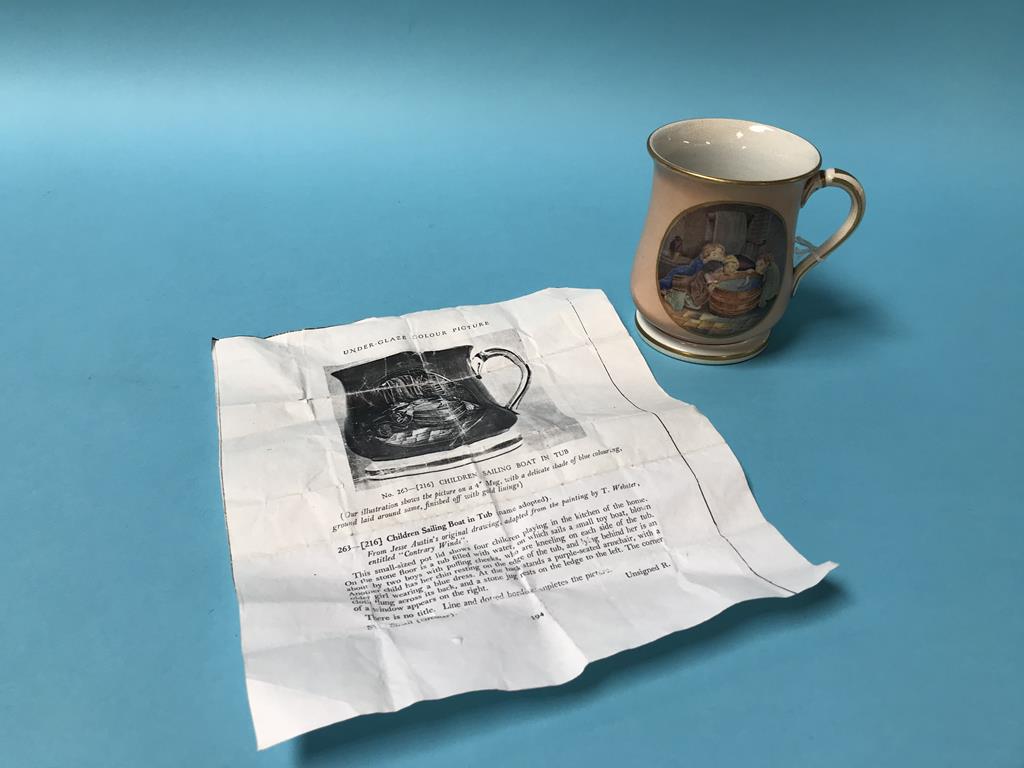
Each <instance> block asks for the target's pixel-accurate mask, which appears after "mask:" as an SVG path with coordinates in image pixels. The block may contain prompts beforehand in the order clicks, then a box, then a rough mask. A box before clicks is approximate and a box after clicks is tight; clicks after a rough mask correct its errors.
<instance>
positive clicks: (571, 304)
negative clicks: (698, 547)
mask: <svg viewBox="0 0 1024 768" xmlns="http://www.w3.org/2000/svg"><path fill="white" fill-rule="evenodd" d="M567 301H568V302H569V306H570V307H572V311H573V312H574V313H575V314H576V319H577V320H578V321H579V324H580V328H582V329H583V333H584V335H585V336H586V337H587V341H588V342H589V343H590V346H591V347H592V348H593V350H594V352H595V354H596V355H597V359H598V360H600V361H601V367H602V368H604V372H605V375H607V376H608V381H610V382H611V383H612V386H613V387H615V390H616V391H617V392H618V393H619V394H620V395H622V399H623V400H625V401H626V402H627V403H629V404H630V405H631V406H633V407H634V408H636V409H637V410H638V411H641V412H642V413H648V414H650V415H651V416H653V417H654V418H656V419H657V420H658V423H659V424H661V427H662V429H664V430H665V434H666V435H668V439H669V440H671V441H672V445H673V447H674V448H675V449H676V453H678V454H679V458H681V459H682V460H683V463H684V464H686V468H687V469H688V470H690V474H691V475H693V479H694V481H695V482H696V483H697V490H699V491H700V497H701V499H703V500H704V506H705V508H706V509H707V511H708V515H709V516H710V517H711V522H712V523H714V525H715V530H717V531H718V535H719V536H721V537H722V538H723V539H724V540H725V543H726V544H728V545H729V546H730V547H732V550H733V551H734V552H735V553H736V555H737V557H739V559H740V560H742V561H743V564H744V565H745V566H747V568H748V569H749V570H750V572H751V573H752V574H754V575H755V576H757V577H758V578H759V579H761V580H762V581H765V582H767V583H768V584H771V585H772V586H773V587H775V588H776V589H781V590H782V591H784V592H788V593H789V594H791V595H795V594H797V593H796V592H794V591H793V590H792V589H789V588H788V587H784V586H782V585H781V584H776V583H775V582H774V581H772V580H771V579H769V578H768V577H767V576H763V575H761V574H760V573H758V572H757V571H755V570H754V568H753V566H751V564H750V563H748V562H747V559H746V558H745V557H744V556H743V553H742V552H740V551H739V549H737V548H736V545H735V544H733V543H732V542H731V541H730V540H729V537H728V536H726V535H725V534H724V533H722V529H721V527H720V526H719V525H718V520H716V519H715V513H714V512H712V511H711V505H710V504H709V503H708V498H707V496H705V495H704V488H703V487H702V486H701V484H700V478H699V477H697V473H696V472H694V471H693V467H692V466H690V462H689V461H687V459H686V456H684V455H683V452H682V451H681V450H680V449H679V445H678V444H677V443H676V439H675V437H673V436H672V432H671V430H669V428H668V425H667V424H665V422H664V421H663V420H662V418H661V416H660V415H659V414H657V413H655V412H654V411H649V410H647V409H646V408H641V407H640V406H639V405H637V404H636V403H634V402H633V401H632V400H630V399H629V397H628V396H627V395H626V393H625V392H623V391H622V390H621V389H620V388H619V385H618V383H617V382H616V381H615V379H614V378H613V377H612V373H611V371H609V370H608V366H607V365H606V364H605V362H604V357H602V356H601V351H600V350H599V349H598V348H597V345H596V344H595V343H594V340H593V339H592V338H591V336H590V331H588V330H587V326H586V323H584V322H583V318H582V317H580V313H579V310H577V309H576V305H575V304H573V302H572V299H567Z"/></svg>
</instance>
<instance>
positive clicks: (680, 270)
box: [657, 203, 787, 336]
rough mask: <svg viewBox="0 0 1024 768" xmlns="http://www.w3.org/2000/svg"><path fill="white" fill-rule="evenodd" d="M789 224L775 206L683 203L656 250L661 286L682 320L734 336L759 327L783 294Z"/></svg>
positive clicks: (689, 327) (671, 313)
mask: <svg viewBox="0 0 1024 768" xmlns="http://www.w3.org/2000/svg"><path fill="white" fill-rule="evenodd" d="M786 245H787V242H786V225H785V224H784V223H783V221H782V219H781V218H780V217H779V215H778V214H777V213H775V212H774V211H772V210H770V209H768V208H764V207H761V206H757V205H749V204H744V203H711V204H709V205H702V206H699V207H697V208H691V209H690V210H688V211H684V212H683V213H681V214H680V215H679V216H678V217H676V219H675V221H673V222H672V224H671V225H670V226H669V228H668V231H667V232H666V233H665V236H664V238H663V239H662V242H661V249H660V251H659V255H658V274H657V280H658V293H659V294H660V296H661V300H662V303H663V304H664V305H665V311H666V312H668V315H669V317H670V318H672V320H673V321H674V322H676V323H677V324H678V325H679V326H680V327H681V328H685V329H686V330H688V331H692V332H695V333H701V334H704V335H707V336H731V335H733V334H737V333H742V332H743V331H746V330H747V329H749V328H752V327H754V326H755V325H757V323H758V322H759V321H760V320H761V319H762V318H763V317H764V316H765V315H766V314H767V313H768V310H769V309H770V308H771V305H772V302H774V300H775V297H776V296H778V294H779V287H780V285H781V283H782V270H783V268H784V265H785V259H786V252H787V251H786Z"/></svg>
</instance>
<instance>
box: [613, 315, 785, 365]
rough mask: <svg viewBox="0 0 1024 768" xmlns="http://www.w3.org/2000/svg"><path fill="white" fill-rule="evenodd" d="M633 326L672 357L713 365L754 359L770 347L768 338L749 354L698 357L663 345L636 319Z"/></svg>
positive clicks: (692, 353) (693, 353)
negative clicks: (676, 356)
mask: <svg viewBox="0 0 1024 768" xmlns="http://www.w3.org/2000/svg"><path fill="white" fill-rule="evenodd" d="M633 325H634V326H636V329H637V330H638V331H639V332H640V335H641V336H643V337H644V338H645V339H646V340H647V341H648V342H650V344H651V345H652V346H655V347H657V348H658V349H661V350H664V351H665V352H668V353H669V354H671V355H679V356H680V357H690V358H693V359H694V360H707V361H708V362H712V363H713V362H716V361H717V362H723V363H724V362H730V361H733V360H740V359H744V358H750V357H754V356H755V355H757V354H760V353H761V352H763V351H764V348H765V347H767V346H768V339H767V338H766V339H765V340H764V344H762V345H761V346H759V347H757V348H756V349H753V350H751V351H749V352H737V353H735V354H732V355H698V354H696V353H695V352H680V351H679V350H678V349H672V347H669V346H667V345H665V344H662V343H661V342H660V341H658V340H657V339H656V338H654V337H653V336H651V335H650V334H649V333H647V331H645V330H644V329H643V328H641V327H640V323H638V322H637V321H636V318H633Z"/></svg>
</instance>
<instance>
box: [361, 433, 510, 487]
mask: <svg viewBox="0 0 1024 768" xmlns="http://www.w3.org/2000/svg"><path fill="white" fill-rule="evenodd" d="M522 442H523V438H522V436H521V435H511V436H510V435H508V434H499V435H494V436H493V437H490V438H487V439H484V440H478V441H477V442H475V443H471V444H469V445H464V446H460V447H459V448H454V449H452V450H449V451H438V452H437V453H432V454H429V453H428V454H425V455H423V456H418V457H415V458H411V459H377V460H374V461H371V462H370V464H369V465H368V466H367V467H366V469H365V470H364V473H365V475H366V477H367V478H369V479H370V480H391V479H394V478H396V477H408V476H409V475H424V474H427V473H428V472H440V471H441V470H444V469H455V468H456V467H463V466H465V465H467V464H475V463H476V462H479V461H486V460H487V459H493V458H495V457H497V456H501V455H503V454H506V453H509V452H510V451H514V450H515V449H516V448H518V447H519V446H520V444H521V443H522Z"/></svg>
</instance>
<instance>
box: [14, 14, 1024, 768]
mask: <svg viewBox="0 0 1024 768" xmlns="http://www.w3.org/2000/svg"><path fill="white" fill-rule="evenodd" d="M1022 8H1024V6H1022V5H1021V4H1020V3H1009V2H1007V3H1002V4H998V3H993V4H986V3H947V4H932V5H930V6H925V5H923V4H919V3H916V2H914V3H911V2H904V3H901V2H886V3H876V4H869V3H858V4H855V5H850V4H845V5H844V4H831V3H815V4H811V3H790V2H773V3H764V2H745V1H744V0H738V1H736V2H731V3H729V4H727V5H726V4H722V3H693V2H675V3H664V4H656V3H643V2H640V3H621V2H620V3H595V2H588V3H579V4H578V5H572V4H561V5H559V4H554V3H549V2H535V3H534V2H516V3H503V4H481V3H477V2H467V3H461V4H454V3H453V4H426V3H414V2H406V1H405V0H392V1H391V2H388V3H370V2H363V3H354V2H349V3H342V2H337V3H326V2H320V3H305V4H302V3H284V2H280V3H269V2H250V3H238V4H235V5H227V4H217V5H215V4H210V3H199V2H182V3H163V4H158V3H148V4H138V3H127V2H124V3H122V4H114V3H108V2H103V0H97V2H92V3H81V2H74V3H67V4H66V5H63V6H61V5H58V4H57V3H52V2H51V3H39V2H30V1H29V0H20V1H19V0H6V2H3V3H2V4H0V259H2V261H3V269H2V275H3V277H2V280H0V308H2V309H0V313H2V317H3V322H2V323H0V350H2V358H0V359H2V361H3V362H2V366H3V367H2V369H0V371H2V376H0V402H2V403H3V406H2V411H0V412H2V414H3V416H2V419H3V425H4V429H3V440H2V441H0V467H2V470H0V476H2V478H3V484H2V487H3V492H2V497H0V515H2V521H0V522H2V529H0V530H2V533H3V535H2V537H0V579H2V584H3V586H2V614H0V615H2V619H0V627H2V628H0V723H2V727H0V756H3V757H2V762H4V763H5V764H6V765H10V766H103V767H104V768H106V767H108V766H176V767H177V766H185V765H197V766H206V765H211V766H221V765H223V766H236V765H238V766H249V765H254V766H327V765H374V766H377V765H381V766H408V765H416V766H435V765H436V766H449V765H469V764H475V765H493V766H521V765H546V764H552V765H555V764H559V765H593V766H598V765H601V766H604V765H609V766H611V765H644V766H658V765H684V764H685V765H702V764H708V765H738V764H748V765H780V766H793V765H821V764H829V765H835V766H845V765H849V766H862V765H900V766H908V765H922V766H935V765H968V764H971V765H986V766H999V765H1005V766H1010V765H1014V766H1019V765H1021V761H1022V760H1024V728H1022V722H1024V705H1022V700H1021V690H1022V685H1024V652H1022V651H1021V648H1022V647H1024V617H1022V610H1021V604H1022V600H1021V587H1022V586H1024V584H1022V577H1021V573H1022V566H1024V562H1022V560H1024V558H1022V555H1021V542H1022V538H1024V516H1022V511H1024V505H1022V504H1021V500H1020V499H1021V485H1022V481H1021V478H1022V475H1024V472H1022V470H1021V467H1020V463H1021V459H1022V457H1024V446H1022V438H1021V429H1022V426H1024V419H1022V406H1021V395H1020V386H1021V381H1022V372H1024V371H1022V367H1024V366H1022V363H1021V354H1020V350H1021V343H1022V341H1024V339H1022V335H1024V330H1022V329H1024V324H1022V322H1021V319H1020V307H1021V302H1022V297H1024V273H1022V272H1021V271H1020V270H1019V269H1018V268H1017V266H1016V262H1017V261H1018V260H1019V257H1020V253H1019V252H1020V248H1021V243H1022V239H1021V229H1020V227H1021V218H1020V216H1021V213H1020V212H1021V202H1020V201H1021V193H1022V191H1024V189H1022V187H1024V181H1022V180H1024V174H1022V170H1024V169H1022V164H1021V159H1020V158H1021V151H1020V143H1021V142H1020V136H1021V130H1022V129H1021V126H1022V122H1024V99H1022V92H1021V86H1020V83H1021V82H1022V76H1024V71H1022V65H1021V55H1020V53H1019V41H1018V35H1019V31H1020V29H1021V28H1022V23H1024V11H1022ZM708 115H723V116H736V117H748V118H755V119H757V120H760V121H763V122H768V123H774V124H777V125H781V126H783V127H786V128H790V129H791V130H794V131H796V132H798V133H801V134H803V135H805V136H807V137H808V138H810V139H811V140H812V141H815V143H817V144H818V146H819V147H820V148H821V150H822V153H823V155H824V157H825V163H826V164H827V165H838V166H840V167H843V168H846V169H848V170H850V171H852V172H854V173H855V174H857V175H858V176H859V178H860V179H861V181H862V182H863V183H864V186H865V187H866V189H867V192H868V200H869V202H868V213H867V217H866V218H865V220H864V224H863V225H862V227H861V229H860V230H859V231H858V232H857V233H856V234H855V235H854V236H853V237H852V238H851V239H850V240H849V241H848V242H847V244H846V245H844V246H843V247H842V248H841V249H840V250H839V251H838V252H837V253H836V254H835V255H834V256H833V257H832V259H830V261H829V263H828V264H827V265H826V266H824V267H822V268H820V269H818V270H816V271H815V272H814V273H813V274H811V275H810V276H809V278H808V279H807V281H806V282H805V284H804V286H802V287H801V290H800V293H799V294H798V295H797V297H796V299H795V301H794V303H793V305H792V307H791V309H790V311H789V313H788V314H787V316H786V317H785V318H784V320H783V322H782V324H781V325H780V327H779V328H778V330H777V332H776V333H775V335H774V338H773V339H772V343H771V346H770V348H769V351H768V352H767V353H766V354H764V355H763V356H762V357H760V358H758V359H756V360H754V361H752V362H749V363H745V364H743V365H739V366H733V367H727V368H717V369H716V368H702V367H697V366H690V365H686V364H683V363H679V362H676V361H673V360H670V359H668V358H665V357H662V356H660V355H659V354H657V353H656V352H653V351H650V350H649V349H647V348H644V354H645V356H646V357H647V360H648V361H649V363H650V365H651V367H652V369H653V370H654V374H655V376H656V377H657V379H658V381H659V382H660V383H661V384H662V386H664V387H665V389H667V390H668V391H669V392H670V393H671V394H673V395H675V396H677V397H680V398H682V399H685V400H688V401H691V402H693V403H696V404H697V405H698V406H699V407H700V408H701V409H702V410H703V411H704V412H705V413H706V414H707V415H708V416H709V417H710V418H711V420H712V421H713V422H714V423H715V425H716V426H717V427H718V428H719V429H720V430H721V432H722V433H723V434H724V435H725V437H726V439H727V440H728V441H729V442H730V443H731V444H732V446H733V448H734V450H735V452H736V453H737V455H738V456H739V458H740V461H741V462H742V463H743V465H744V467H745V469H746V471H747V473H748V476H749V478H750V482H751V484H752V486H753V489H754V493H755V495H756V496H757V498H758V500H759V501H760V504H761V506H762V508H763V510H764V512H765V514H766V515H767V517H768V518H769V519H770V520H771V521H772V522H774V523H775V524H776V525H777V526H778V527H779V528H780V529H781V530H782V531H783V533H784V534H786V535H787V536H788V537H789V538H790V539H791V541H792V542H793V543H794V544H795V545H796V546H797V547H798V548H799V549H800V550H801V551H802V552H804V553H805V554H806V555H807V556H808V557H809V558H810V559H812V560H815V561H821V560H825V559H834V560H836V561H838V562H839V563H840V564H841V567H840V569H839V570H838V571H836V572H835V573H834V574H832V575H831V576H830V577H829V578H828V581H827V582H826V583H825V584H824V585H822V586H821V587H819V588H817V589H815V590H813V591H812V592H810V593H808V594H806V595H803V596H800V597H798V598H794V599H791V600H774V601H760V602H756V603H749V604H745V605H742V606H739V607H737V608H734V609H731V610H729V611H728V612H726V613H725V614H723V615H722V616H720V617H718V618H716V619H714V620H713V621H711V622H709V623H708V624H706V625H704V626H701V627H699V628H697V629H694V630H692V631H688V632H683V633H679V634H676V635H673V636H671V637H668V638H665V639H663V640H661V641H659V642H657V643H654V644H653V645H650V646H648V647H645V648H642V649H639V650H636V651H632V652H627V653H624V654H621V655H619V656H617V657H614V658H612V659H609V660H606V661H603V662H600V663H597V664H594V665H592V666H591V667H590V668H589V669H588V670H587V671H586V672H585V673H584V674H583V675H582V676H581V677H580V678H579V679H577V680H576V681H574V682H572V683H570V684H568V685H565V686H562V687H560V688H553V689H546V690H538V691H528V692H521V693H511V694H509V693H493V692H489V693H477V694H470V695H465V696H460V697H456V698H454V699H449V700H446V701H440V702H432V703H423V704H419V705H416V706H414V707H412V708H410V709H408V710H405V711H403V712H400V713H398V714H393V715H377V716H370V717H363V718H359V719H357V720H354V721H350V722H348V723H344V724H341V725H337V726H333V727H330V728H327V729H325V730H323V731H320V732H317V733H315V734H312V735H310V736H307V737H303V738H300V739H297V740H295V741H293V742H290V743H287V744H284V745H281V746H278V747H275V748H273V749H271V750H269V751H266V752H263V753H257V752H256V751H255V746H254V738H253V733H252V728H251V725H250V722H249V716H248V709H247V704H246V699H245V689H244V684H243V674H242V663H241V654H240V651H239V642H238V616H237V607H236V603H235V597H234V593H233V589H232V583H231V574H230V570H229V565H228V552H227V542H226V538H225V532H224V524H223V517H222V510H221V503H220V495H219V479H218V470H217V444H216V427H215V418H214V397H213V383H212V370H211V363H210V348H209V340H210V337H211V336H229V335H234V334H255V335H267V334H271V333H275V332H279V331H285V330H290V329H295V328H300V327H305V326H321V325H331V324H337V323H346V322H350V321H354V320H358V319H360V318H363V317H365V316H369V315H386V314H398V313H402V312H407V311H412V310H418V309H427V308H435V307H442V306H447V305H451V304H456V303H482V302H491V301H497V300H501V299H506V298H510V297H513V296H516V295H519V294H523V293H527V292H530V291H533V290H535V289H539V288H542V287H544V286H548V285H572V286H581V287H600V288H603V289H604V290H605V291H606V292H607V293H608V295H609V297H610V298H611V300H612V302H613V303H614V304H615V306H616V307H617V309H618V311H619V313H620V314H621V316H622V317H623V318H625V319H628V318H629V317H630V315H631V312H632V304H631V300H630V295H629V288H628V281H629V269H630V263H631V260H632V257H633V249H634V247H635V245H636V240H637V238H638V236H639V234H640V230H641V227H642V223H643V216H644V212H645V210H646V205H647V195H648V191H649V184H650V173H651V168H650V161H649V158H648V157H647V154H646V152H645V149H644V141H645V139H646V136H647V134H648V132H649V131H650V130H651V129H653V128H654V127H656V126H658V125H660V124H662V123H664V122H668V121H670V120H673V119H677V118H681V117H688V116H708ZM845 205H846V197H845V195H844V194H843V193H842V192H840V191H836V190H831V191H826V192H822V193H820V194H819V195H817V196H816V197H815V198H814V201H813V202H812V204H810V205H809V207H808V209H807V210H806V211H805V213H804V215H803V218H802V234H804V235H805V236H808V237H810V238H811V239H812V240H816V241H817V240H820V239H822V238H823V237H824V236H825V235H826V234H827V233H828V232H829V231H831V229H833V228H834V226H835V225H836V224H837V222H838V221H839V219H840V218H841V216H842V215H843V214H844V212H845ZM631 332H634V333H635V331H632V329H631ZM524 652H528V649H524Z"/></svg>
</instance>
